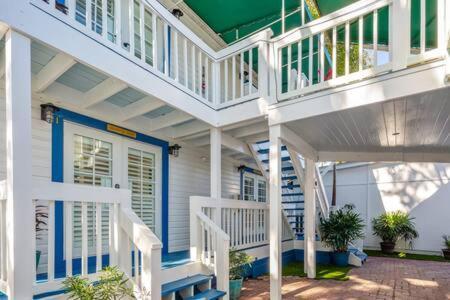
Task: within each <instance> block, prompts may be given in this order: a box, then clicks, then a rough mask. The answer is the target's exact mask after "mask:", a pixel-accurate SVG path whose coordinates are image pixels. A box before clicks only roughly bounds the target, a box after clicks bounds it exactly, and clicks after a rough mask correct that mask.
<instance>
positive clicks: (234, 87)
mask: <svg viewBox="0 0 450 300" xmlns="http://www.w3.org/2000/svg"><path fill="white" fill-rule="evenodd" d="M30 2H31V3H32V5H35V6H37V7H39V8H40V9H43V10H45V11H47V12H48V13H50V14H52V15H53V16H55V17H57V18H59V19H61V20H63V21H64V22H66V23H67V24H69V25H71V26H73V27H74V28H76V29H78V30H79V31H81V32H83V33H85V34H87V35H88V36H90V37H92V38H94V39H95V40H98V41H99V42H101V43H103V44H105V45H106V46H108V47H110V48H112V49H113V50H114V51H116V52H117V53H119V54H121V55H123V56H124V57H127V58H128V59H130V60H132V61H133V62H135V63H137V64H139V65H141V66H142V67H144V68H146V69H148V70H149V71H151V72H154V73H157V75H158V76H159V77H162V78H164V80H166V81H169V82H170V83H171V84H173V85H174V86H176V87H177V88H179V89H182V90H183V91H185V92H186V93H187V94H188V95H190V96H192V97H194V98H196V99H199V100H201V101H203V102H205V103H207V104H208V105H210V106H211V107H213V108H220V107H224V106H227V105H233V104H235V103H236V102H242V101H246V100H249V99H255V98H259V97H261V96H262V95H263V93H264V92H265V91H266V89H267V84H268V83H267V76H266V74H267V73H268V72H267V66H268V64H267V62H266V58H267V49H268V46H267V45H268V40H269V38H270V36H271V31H270V30H265V31H262V32H260V33H258V34H256V35H254V36H251V37H249V38H247V39H245V40H242V41H240V42H238V43H236V44H234V45H233V46H231V47H228V48H226V49H224V50H221V51H214V50H213V49H211V48H210V47H209V46H208V45H207V44H206V43H204V42H203V41H202V40H201V39H200V38H199V37H197V35H196V34H194V33H193V32H192V31H191V30H190V29H189V28H187V27H186V26H185V25H184V24H183V23H181V22H180V21H179V20H178V19H177V18H175V17H174V16H173V15H172V14H171V13H170V12H169V11H168V10H167V9H166V8H165V7H163V6H162V5H161V4H160V3H159V2H158V1H157V0H133V1H120V0H108V1H101V2H97V1H94V0H86V1H85V7H81V5H80V3H78V4H77V1H76V0H66V1H65V5H61V4H58V3H57V2H55V0H30ZM98 3H100V7H98V5H99V4H98ZM261 70H264V72H261ZM260 73H262V74H263V76H262V77H261V78H260V76H259V75H260Z"/></svg>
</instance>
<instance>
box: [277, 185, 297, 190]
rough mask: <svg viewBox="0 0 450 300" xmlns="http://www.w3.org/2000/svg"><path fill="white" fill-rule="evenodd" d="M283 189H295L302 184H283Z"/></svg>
mask: <svg viewBox="0 0 450 300" xmlns="http://www.w3.org/2000/svg"><path fill="white" fill-rule="evenodd" d="M281 188H282V189H290V190H291V189H295V188H300V184H291V185H289V184H287V185H282V186H281Z"/></svg>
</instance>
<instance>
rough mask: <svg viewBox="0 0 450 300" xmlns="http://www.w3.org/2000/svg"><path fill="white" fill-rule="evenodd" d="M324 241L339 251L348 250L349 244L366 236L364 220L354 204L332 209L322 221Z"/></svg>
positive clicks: (321, 227)
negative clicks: (354, 209) (355, 209)
mask: <svg viewBox="0 0 450 300" xmlns="http://www.w3.org/2000/svg"><path fill="white" fill-rule="evenodd" d="M320 233H321V238H322V242H323V243H324V244H325V245H327V246H328V247H331V248H333V250H334V251H337V252H347V249H348V244H349V243H350V242H352V241H354V240H356V239H360V238H363V237H364V221H363V219H361V217H360V216H359V214H358V213H356V212H355V211H353V207H352V206H345V207H343V208H341V209H338V210H336V211H332V212H331V213H330V216H329V217H328V219H323V220H321V221H320Z"/></svg>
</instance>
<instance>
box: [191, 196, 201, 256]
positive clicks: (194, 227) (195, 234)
mask: <svg viewBox="0 0 450 300" xmlns="http://www.w3.org/2000/svg"><path fill="white" fill-rule="evenodd" d="M198 211H201V208H200V206H199V205H198V204H197V202H196V201H195V197H191V198H190V199H189V223H190V224H189V225H190V227H189V228H190V230H189V241H190V256H191V261H197V260H199V259H200V257H201V246H200V242H199V241H200V237H201V236H202V232H201V229H200V226H199V224H198V218H197V212H198Z"/></svg>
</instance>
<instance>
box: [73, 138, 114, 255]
mask: <svg viewBox="0 0 450 300" xmlns="http://www.w3.org/2000/svg"><path fill="white" fill-rule="evenodd" d="M73 141H74V145H73V147H74V161H73V178H74V183H76V184H86V185H94V186H103V187H112V176H113V174H112V164H113V160H112V151H113V147H112V144H111V143H108V142H104V141H101V140H98V139H94V138H91V137H86V136H81V135H77V134H75V135H74V139H73ZM98 205H101V206H102V230H101V232H102V241H103V242H102V244H103V249H107V245H108V226H109V225H108V219H109V218H108V216H109V208H108V206H107V205H103V204H98ZM95 209H96V208H95V205H94V204H92V203H90V204H89V205H88V216H87V220H88V251H89V254H94V253H95V241H96V230H95V224H96V221H95ZM73 245H74V255H75V256H79V255H80V254H81V204H80V203H77V202H76V203H75V204H74V206H73Z"/></svg>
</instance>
